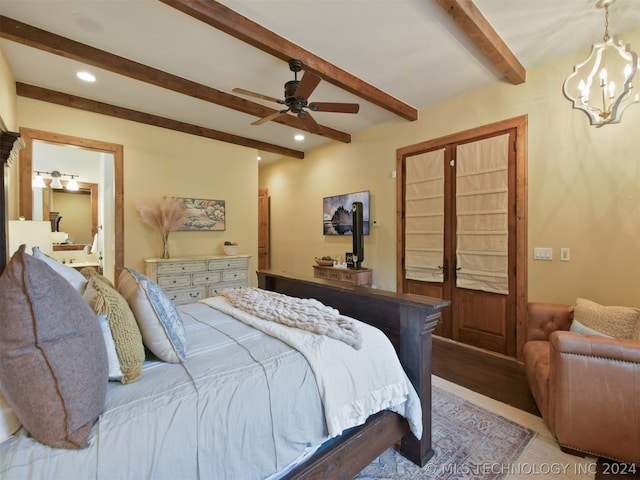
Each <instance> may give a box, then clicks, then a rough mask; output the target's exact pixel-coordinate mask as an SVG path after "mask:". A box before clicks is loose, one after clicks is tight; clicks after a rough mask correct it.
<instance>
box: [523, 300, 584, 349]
mask: <svg viewBox="0 0 640 480" xmlns="http://www.w3.org/2000/svg"><path fill="white" fill-rule="evenodd" d="M527 309H528V325H527V341H530V340H548V339H549V335H550V334H551V332H555V331H556V330H569V327H570V326H571V321H572V320H573V310H572V309H571V307H569V305H561V304H557V303H536V302H531V303H529V305H528V306H527Z"/></svg>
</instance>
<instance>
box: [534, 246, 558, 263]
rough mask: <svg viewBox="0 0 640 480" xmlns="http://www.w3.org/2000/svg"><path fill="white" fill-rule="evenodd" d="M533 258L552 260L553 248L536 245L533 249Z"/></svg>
mask: <svg viewBox="0 0 640 480" xmlns="http://www.w3.org/2000/svg"><path fill="white" fill-rule="evenodd" d="M533 259H534V260H553V248H547V247H545V248H542V247H536V248H534V249H533Z"/></svg>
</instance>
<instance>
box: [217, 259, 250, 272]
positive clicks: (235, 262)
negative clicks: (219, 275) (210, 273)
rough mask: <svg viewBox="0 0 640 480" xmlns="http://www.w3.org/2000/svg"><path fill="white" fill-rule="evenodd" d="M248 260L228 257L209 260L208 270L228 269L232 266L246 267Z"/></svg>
mask: <svg viewBox="0 0 640 480" xmlns="http://www.w3.org/2000/svg"><path fill="white" fill-rule="evenodd" d="M248 265H249V264H248V261H247V259H246V258H229V259H222V260H210V261H209V270H228V269H230V268H231V269H233V268H239V269H242V268H247V267H248Z"/></svg>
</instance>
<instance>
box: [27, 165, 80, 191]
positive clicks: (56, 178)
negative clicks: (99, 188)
mask: <svg viewBox="0 0 640 480" xmlns="http://www.w3.org/2000/svg"><path fill="white" fill-rule="evenodd" d="M34 173H35V176H34V177H33V182H31V186H32V187H33V188H45V187H46V186H47V185H46V184H45V183H44V178H43V177H42V176H43V175H51V178H52V180H51V185H50V186H51V188H65V187H63V186H62V182H61V181H60V178H61V177H70V180H69V181H68V182H67V186H66V189H67V190H78V189H79V186H78V182H77V181H76V180H75V177H79V176H80V175H73V174H70V173H60V172H59V171H58V170H53V171H52V172H40V171H38V170H36V171H35V172H34Z"/></svg>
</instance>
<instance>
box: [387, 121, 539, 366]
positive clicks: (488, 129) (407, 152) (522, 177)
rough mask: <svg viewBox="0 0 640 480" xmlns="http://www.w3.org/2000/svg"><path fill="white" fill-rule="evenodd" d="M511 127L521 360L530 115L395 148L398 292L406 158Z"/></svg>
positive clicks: (518, 352)
mask: <svg viewBox="0 0 640 480" xmlns="http://www.w3.org/2000/svg"><path fill="white" fill-rule="evenodd" d="M510 128H515V130H516V186H515V188H516V191H515V195H516V287H515V288H516V358H517V360H518V361H520V362H521V361H522V360H523V356H522V350H523V347H524V344H525V342H526V332H527V303H528V293H527V290H528V281H527V278H528V276H527V275H528V274H527V272H528V262H527V257H528V255H527V252H528V246H527V243H528V242H527V239H528V233H527V212H528V203H527V199H528V193H527V192H528V188H527V186H528V174H527V128H528V116H527V115H521V116H518V117H514V118H510V119H507V120H502V121H499V122H496V123H491V124H488V125H483V126H481V127H476V128H472V129H469V130H465V131H462V132H457V133H453V134H450V135H446V136H444V137H439V138H435V139H432V140H427V141H424V142H420V143H416V144H413V145H409V146H406V147H402V148H399V149H397V150H396V173H397V174H396V240H397V241H396V245H397V247H396V291H397V292H399V293H404V279H403V275H404V265H403V261H404V221H403V220H404V219H403V211H404V198H403V189H404V168H403V165H404V159H405V158H406V157H409V156H413V155H416V154H418V153H421V152H423V151H426V150H431V149H434V148H436V147H437V146H440V145H446V144H449V143H459V142H465V141H469V140H471V139H473V138H476V137H481V136H486V135H490V134H491V133H492V132H497V131H501V130H507V129H510Z"/></svg>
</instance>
